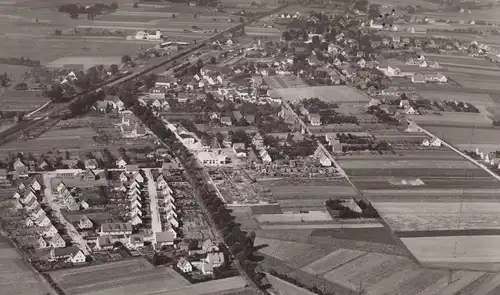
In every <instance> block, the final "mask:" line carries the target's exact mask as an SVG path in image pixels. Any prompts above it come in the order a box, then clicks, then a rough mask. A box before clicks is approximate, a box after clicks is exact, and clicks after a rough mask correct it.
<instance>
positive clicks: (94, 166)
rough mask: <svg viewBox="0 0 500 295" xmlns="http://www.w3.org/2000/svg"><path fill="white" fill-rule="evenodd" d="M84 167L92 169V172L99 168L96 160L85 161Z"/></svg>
mask: <svg viewBox="0 0 500 295" xmlns="http://www.w3.org/2000/svg"><path fill="white" fill-rule="evenodd" d="M84 165H85V169H92V170H94V169H97V168H99V164H98V162H97V160H96V159H93V158H91V159H86V160H85V162H84Z"/></svg>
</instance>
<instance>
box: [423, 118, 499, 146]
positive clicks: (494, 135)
mask: <svg viewBox="0 0 500 295" xmlns="http://www.w3.org/2000/svg"><path fill="white" fill-rule="evenodd" d="M422 125H423V127H425V129H427V130H429V131H430V132H432V133H434V134H436V135H437V136H441V135H442V136H443V139H444V140H446V141H447V142H449V143H450V144H452V145H458V144H463V145H471V146H472V147H473V148H475V145H476V144H500V137H499V136H498V129H495V128H481V127H478V128H476V127H473V126H472V125H471V126H469V127H453V126H435V125H432V126H431V125H429V126H427V125H425V124H422Z"/></svg>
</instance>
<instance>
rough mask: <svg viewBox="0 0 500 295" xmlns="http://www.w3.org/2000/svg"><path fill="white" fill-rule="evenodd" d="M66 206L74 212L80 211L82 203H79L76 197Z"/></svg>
mask: <svg viewBox="0 0 500 295" xmlns="http://www.w3.org/2000/svg"><path fill="white" fill-rule="evenodd" d="M66 208H67V209H68V210H69V211H72V212H74V211H78V210H80V204H78V202H77V201H76V200H75V199H73V200H72V201H70V202H68V203H67V205H66Z"/></svg>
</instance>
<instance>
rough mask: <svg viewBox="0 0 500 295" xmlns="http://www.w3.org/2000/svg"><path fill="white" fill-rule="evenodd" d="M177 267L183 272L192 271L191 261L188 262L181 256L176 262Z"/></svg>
mask: <svg viewBox="0 0 500 295" xmlns="http://www.w3.org/2000/svg"><path fill="white" fill-rule="evenodd" d="M177 267H178V268H179V269H180V270H181V271H182V272H183V273H188V272H192V271H193V265H191V262H189V261H188V260H187V259H186V258H184V257H182V258H181V259H179V262H177Z"/></svg>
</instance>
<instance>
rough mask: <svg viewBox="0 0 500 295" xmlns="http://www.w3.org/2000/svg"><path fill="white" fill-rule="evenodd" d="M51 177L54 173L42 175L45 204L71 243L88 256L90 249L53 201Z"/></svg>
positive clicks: (57, 204)
mask: <svg viewBox="0 0 500 295" xmlns="http://www.w3.org/2000/svg"><path fill="white" fill-rule="evenodd" d="M52 177H54V173H43V183H44V185H45V189H44V193H45V198H46V199H47V203H48V204H49V206H50V208H52V213H53V215H54V216H55V217H57V218H58V219H59V222H60V223H61V224H62V225H64V227H65V228H66V230H67V232H68V235H69V236H70V237H71V240H72V241H73V243H74V244H76V245H77V246H78V248H80V250H82V252H83V254H85V255H89V254H90V249H89V247H88V245H87V243H86V242H85V240H84V239H83V237H82V236H81V235H80V233H78V231H77V230H76V228H75V227H74V226H73V224H72V223H71V222H69V221H67V220H66V218H64V216H63V215H62V213H61V206H60V205H59V203H58V202H57V201H56V200H55V197H54V195H53V191H52V185H51V183H50V180H51V178H52Z"/></svg>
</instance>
